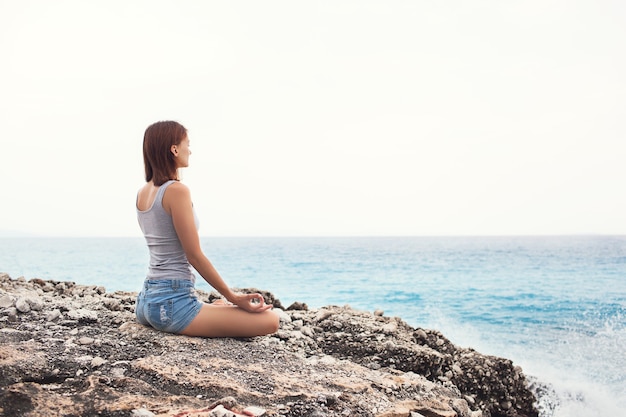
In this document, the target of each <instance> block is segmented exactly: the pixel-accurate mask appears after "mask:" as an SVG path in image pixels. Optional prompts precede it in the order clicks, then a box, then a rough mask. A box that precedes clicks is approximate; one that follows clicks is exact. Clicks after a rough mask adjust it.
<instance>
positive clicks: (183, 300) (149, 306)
mask: <svg viewBox="0 0 626 417" xmlns="http://www.w3.org/2000/svg"><path fill="white" fill-rule="evenodd" d="M202 304H203V303H202V301H200V300H198V296H197V295H196V290H195V286H194V281H192V280H188V279H147V280H145V281H144V284H143V290H142V291H141V292H140V293H139V295H138V296H137V305H136V306H135V315H136V316H137V321H138V322H139V323H141V324H143V325H145V326H151V327H154V328H155V329H157V330H160V331H163V332H168V333H180V332H182V331H183V330H185V328H186V327H187V326H189V324H190V323H191V322H192V320H193V319H194V318H195V317H196V316H197V315H198V313H199V312H200V309H201V308H202Z"/></svg>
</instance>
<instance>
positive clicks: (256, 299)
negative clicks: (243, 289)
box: [228, 293, 273, 313]
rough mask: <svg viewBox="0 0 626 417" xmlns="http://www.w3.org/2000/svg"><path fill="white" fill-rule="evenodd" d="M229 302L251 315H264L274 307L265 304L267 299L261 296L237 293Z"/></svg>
mask: <svg viewBox="0 0 626 417" xmlns="http://www.w3.org/2000/svg"><path fill="white" fill-rule="evenodd" d="M228 301H230V302H231V303H233V304H235V305H236V306H237V307H239V308H242V309H244V310H246V311H247V312H249V313H262V312H264V311H267V310H269V309H270V308H272V307H273V305H271V304H265V299H264V298H263V296H262V295H261V294H238V293H235V294H233V296H232V297H231V299H229V300H228Z"/></svg>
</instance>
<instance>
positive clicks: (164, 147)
mask: <svg viewBox="0 0 626 417" xmlns="http://www.w3.org/2000/svg"><path fill="white" fill-rule="evenodd" d="M189 155H191V150H190V149H189V138H188V137H187V130H186V129H185V128H184V127H183V126H182V125H180V124H179V123H177V122H173V121H165V122H157V123H154V124H152V125H150V126H148V128H147V129H146V132H145V134H144V139H143V158H144V165H145V171H146V184H145V185H144V186H143V187H142V188H141V189H140V190H139V192H138V194H137V217H138V220H139V225H140V227H141V230H142V231H143V234H144V237H145V239H146V242H147V244H148V249H149V251H150V268H149V270H148V275H147V277H146V280H145V282H144V287H143V290H142V291H141V292H140V293H139V296H138V297H137V306H136V310H135V311H136V315H137V320H138V321H139V322H140V323H142V324H144V325H149V326H152V327H154V328H155V329H158V330H161V331H165V332H170V333H179V334H184V335H188V336H204V337H252V336H260V335H265V334H270V333H274V332H276V331H277V330H278V316H277V315H276V314H275V313H274V312H273V311H271V310H270V308H271V307H272V306H271V305H267V304H265V300H264V299H263V296H261V295H260V294H239V293H236V292H233V291H232V290H231V289H230V288H229V287H228V285H226V283H225V282H224V281H223V280H222V278H221V277H220V275H219V273H218V272H217V271H216V270H215V268H214V267H213V265H212V264H211V262H210V261H209V259H208V258H207V257H206V256H205V255H204V253H203V252H202V249H201V248H200V239H199V236H198V221H197V218H196V215H195V212H194V209H193V205H192V203H191V194H190V192H189V188H187V186H185V185H183V184H181V183H180V181H179V179H180V178H179V175H178V174H179V169H180V168H185V167H187V166H189ZM192 267H193V268H195V270H196V271H197V272H198V273H199V274H200V275H201V276H202V277H203V278H204V279H205V280H206V281H207V282H208V283H209V284H210V285H211V286H212V287H213V288H215V289H216V290H217V291H218V292H219V293H220V294H222V296H224V298H226V300H227V301H225V302H218V303H213V304H207V303H203V302H201V301H200V300H198V298H197V297H196V295H195V290H194V284H195V276H194V273H193V272H192Z"/></svg>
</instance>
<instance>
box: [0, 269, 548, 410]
mask: <svg viewBox="0 0 626 417" xmlns="http://www.w3.org/2000/svg"><path fill="white" fill-rule="evenodd" d="M198 292H199V294H200V296H201V298H203V299H204V300H205V301H211V300H212V299H213V298H215V297H216V294H209V293H204V292H202V291H198ZM261 292H262V291H261ZM262 293H263V295H264V296H265V297H266V299H267V301H268V302H270V303H273V305H274V307H275V310H276V311H277V312H278V313H279V314H280V317H281V328H280V330H279V332H278V333H277V334H275V335H272V336H265V337H257V338H252V339H227V338H225V339H206V338H192V337H186V336H177V335H170V334H164V333H161V332H158V331H155V330H153V329H150V328H147V327H144V326H141V325H139V324H137V323H136V322H135V320H134V313H133V311H134V302H135V295H136V294H135V293H129V292H119V291H118V292H112V293H109V292H106V291H105V289H104V288H103V287H93V286H82V285H76V284H74V283H72V282H58V281H50V280H46V281H44V280H41V279H31V280H28V281H27V280H26V279H24V278H23V277H20V278H17V279H13V278H11V277H9V276H8V275H7V274H2V273H0V415H6V416H13V415H15V416H42V415H45V416H89V415H97V416H136V417H141V416H145V417H150V416H177V417H191V416H194V417H203V416H206V417H210V416H227V417H231V416H238V415H249V416H290V417H299V416H302V417H304V416H311V417H323V416H327V417H332V416H343V417H347V416H359V417H369V416H371V417H374V416H380V417H405V416H406V417H419V416H424V417H455V416H458V417H479V416H480V417H490V416H491V417H497V416H528V417H530V416H537V415H538V412H537V409H536V408H535V406H534V403H535V397H534V395H533V394H532V392H531V391H530V390H529V386H528V381H527V379H526V377H525V376H524V374H523V373H522V370H521V369H520V368H519V367H516V366H514V365H513V363H512V362H511V361H510V360H508V359H504V358H499V357H494V356H487V355H483V354H480V353H478V352H476V351H474V350H472V349H465V348H461V347H458V346H455V345H454V344H452V343H451V342H450V341H449V340H448V339H446V338H445V337H444V336H443V335H442V334H441V333H439V332H437V331H435V330H428V329H421V328H413V327H411V326H409V325H408V324H406V323H405V322H403V321H402V320H401V319H399V318H396V317H385V316H384V315H383V313H382V312H380V311H377V312H374V313H370V312H363V311H357V310H354V309H351V308H350V307H348V306H344V307H338V306H328V307H323V308H320V309H308V308H307V306H306V305H305V304H302V303H294V304H293V305H291V306H289V307H288V308H284V307H283V306H282V305H281V303H280V301H279V300H278V299H276V298H275V297H274V296H273V295H272V294H270V293H267V292H262Z"/></svg>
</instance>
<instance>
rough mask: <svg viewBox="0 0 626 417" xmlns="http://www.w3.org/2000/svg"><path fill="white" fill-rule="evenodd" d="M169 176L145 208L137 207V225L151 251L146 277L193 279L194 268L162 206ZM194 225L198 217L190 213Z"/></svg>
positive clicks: (171, 181) (172, 181)
mask: <svg viewBox="0 0 626 417" xmlns="http://www.w3.org/2000/svg"><path fill="white" fill-rule="evenodd" d="M174 182H175V181H174V180H170V181H168V182H166V183H165V184H163V185H161V186H160V187H159V190H158V191H157V195H156V197H155V199H154V202H153V203H152V206H150V208H149V209H148V210H145V211H141V210H139V209H137V219H138V220H139V226H140V227H141V231H142V232H143V235H144V237H145V238H146V243H147V244H148V250H149V251H150V267H149V268H148V275H147V276H146V279H190V280H192V281H195V275H194V273H193V269H192V267H191V265H190V264H189V261H188V260H187V256H186V255H185V251H184V250H183V247H182V245H181V243H180V240H179V239H178V235H177V234H176V229H174V223H173V222H172V216H171V215H169V214H168V213H167V212H166V211H165V209H164V208H163V194H165V190H166V189H167V187H169V186H170V184H172V183H174ZM193 217H194V221H195V224H196V228H198V218H197V217H196V213H195V211H194V214H193Z"/></svg>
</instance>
